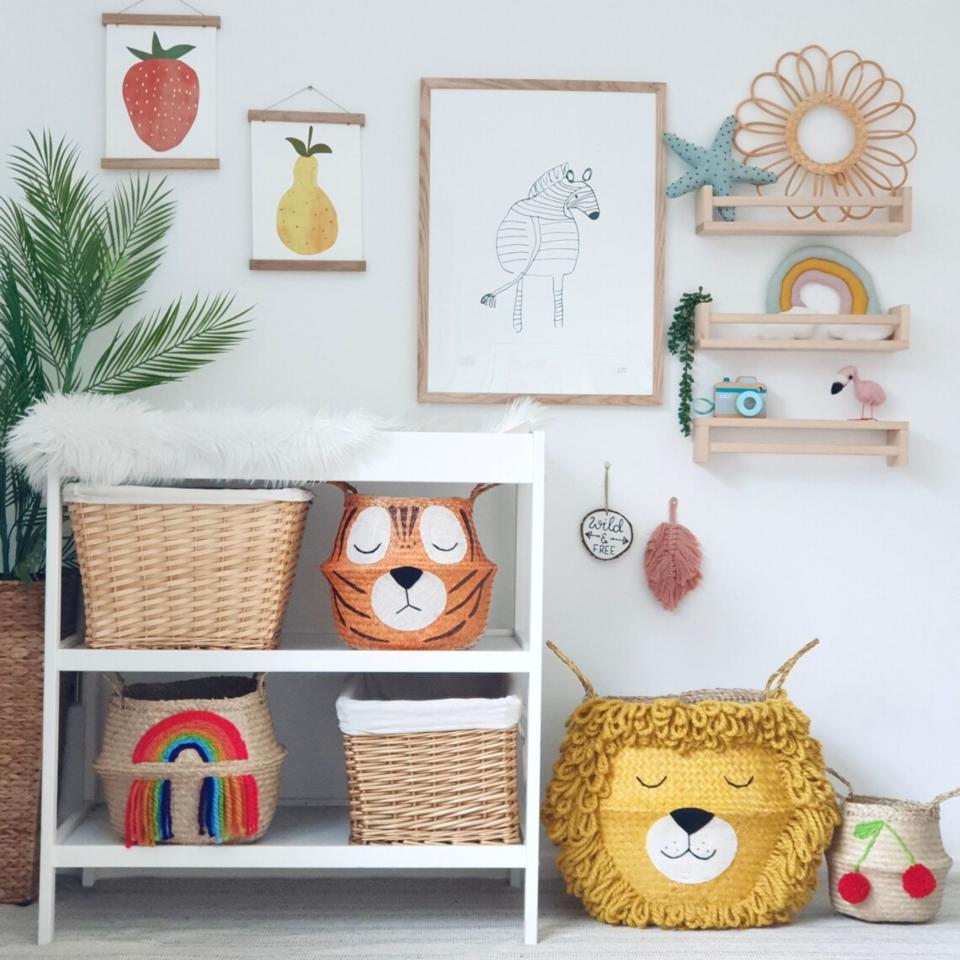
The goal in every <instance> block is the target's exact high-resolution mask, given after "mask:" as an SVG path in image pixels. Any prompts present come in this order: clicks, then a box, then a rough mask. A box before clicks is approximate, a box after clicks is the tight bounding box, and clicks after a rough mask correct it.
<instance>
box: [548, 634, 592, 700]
mask: <svg viewBox="0 0 960 960" xmlns="http://www.w3.org/2000/svg"><path fill="white" fill-rule="evenodd" d="M547 649H548V650H551V651H552V652H553V654H554V655H555V656H556V657H557V659H558V660H559V661H560V662H561V663H562V664H563V665H564V666H565V667H566V668H567V669H568V670H570V672H571V673H572V674H573V675H574V676H575V677H576V678H577V679H578V680H579V681H580V683H581V685H582V686H583V693H584V696H583V699H584V700H592V699H593V698H594V697H595V696H596V695H597V691H596V690H594V689H593V684H592V683H591V682H590V681H589V680H588V679H587V678H586V677H585V676H584V674H583V671H582V670H581V669H580V668H579V667H578V666H577V665H576V664H575V663H574V662H573V661H572V660H571V659H570V658H569V657H568V656H567V655H566V654H565V653H564V652H563V651H562V650H561V649H560V648H559V647H558V646H557V645H556V644H555V643H554V642H553V641H552V640H548V641H547Z"/></svg>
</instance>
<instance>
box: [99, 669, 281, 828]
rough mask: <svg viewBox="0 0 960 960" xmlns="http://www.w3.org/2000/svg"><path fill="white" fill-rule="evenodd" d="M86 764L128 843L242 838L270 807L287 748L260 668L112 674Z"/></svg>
mask: <svg viewBox="0 0 960 960" xmlns="http://www.w3.org/2000/svg"><path fill="white" fill-rule="evenodd" d="M111 678H112V680H113V683H114V696H113V698H112V699H111V701H110V707H109V710H108V712H107V719H106V724H105V727H104V734H103V746H102V748H101V752H100V756H99V757H98V758H97V761H96V763H95V764H94V768H95V769H96V771H97V773H98V774H100V776H101V777H102V778H103V783H104V790H105V793H106V798H107V807H108V810H109V814H110V822H111V824H112V825H113V828H114V830H116V832H117V833H118V834H119V835H120V836H121V837H123V838H124V842H125V843H126V845H127V846H128V847H129V846H134V845H138V846H153V845H154V844H157V843H177V844H209V843H246V842H250V841H252V840H256V839H258V838H259V837H261V836H263V834H264V833H265V832H266V830H267V828H268V827H269V826H270V822H271V820H272V819H273V815H274V813H275V811H276V807H277V794H278V788H279V781H280V767H281V765H282V764H283V761H284V758H285V757H286V750H285V749H284V748H283V747H282V746H281V745H280V744H278V743H277V741H276V738H275V737H274V733H273V723H272V721H271V719H270V710H269V708H268V706H267V699H266V693H265V689H264V679H263V674H260V675H258V676H257V677H253V678H251V677H203V678H200V679H196V680H177V681H174V682H173V683H136V684H132V685H130V686H126V685H125V684H124V683H123V680H122V679H121V678H120V677H118V676H117V675H115V674H112V675H111Z"/></svg>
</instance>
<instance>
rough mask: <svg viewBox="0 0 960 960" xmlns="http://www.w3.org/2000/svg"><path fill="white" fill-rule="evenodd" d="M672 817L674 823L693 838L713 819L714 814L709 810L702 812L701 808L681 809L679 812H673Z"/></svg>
mask: <svg viewBox="0 0 960 960" xmlns="http://www.w3.org/2000/svg"><path fill="white" fill-rule="evenodd" d="M670 816H671V817H673V821H674V823H676V825H677V826H678V827H680V829H681V830H684V831H685V832H686V833H688V834H689V835H690V836H691V837H692V836H693V835H694V834H695V833H696V832H697V831H698V830H702V829H703V828H704V827H705V826H706V825H707V824H708V823H709V822H710V821H711V820H712V819H713V814H712V813H710V811H709V810H701V809H700V808H699V807H680V808H678V809H677V810H671V811H670Z"/></svg>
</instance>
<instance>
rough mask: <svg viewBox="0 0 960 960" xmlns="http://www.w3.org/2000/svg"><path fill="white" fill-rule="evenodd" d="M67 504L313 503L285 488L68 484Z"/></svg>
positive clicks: (295, 489) (295, 490)
mask: <svg viewBox="0 0 960 960" xmlns="http://www.w3.org/2000/svg"><path fill="white" fill-rule="evenodd" d="M63 499H64V502H65V503H143V504H163V503H170V504H194V505H196V506H200V505H206V504H251V503H270V502H276V501H278V500H280V501H287V502H303V501H304V500H312V499H313V494H312V493H310V491H309V490H301V489H300V488H299V487H286V488H284V489H282V490H262V489H250V488H246V489H242V490H225V489H220V488H215V489H214V488H206V487H138V486H117V487H109V486H93V485H90V484H84V483H68V484H67V485H66V486H65V487H64V488H63Z"/></svg>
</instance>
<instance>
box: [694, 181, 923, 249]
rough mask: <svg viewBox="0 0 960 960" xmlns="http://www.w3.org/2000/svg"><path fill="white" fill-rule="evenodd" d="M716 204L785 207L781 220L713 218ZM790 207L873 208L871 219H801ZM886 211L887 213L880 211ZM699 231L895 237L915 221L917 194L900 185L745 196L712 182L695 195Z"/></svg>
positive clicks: (741, 234) (743, 233)
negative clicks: (865, 191)
mask: <svg viewBox="0 0 960 960" xmlns="http://www.w3.org/2000/svg"><path fill="white" fill-rule="evenodd" d="M717 207H736V208H737V215H738V216H739V215H740V211H741V210H744V211H745V210H747V209H750V208H756V209H765V210H774V209H782V210H783V211H784V213H785V219H783V220H776V221H773V220H767V221H760V220H742V219H741V220H714V218H713V213H714V210H715V209H716V208H717ZM787 207H796V208H798V209H807V208H810V207H819V208H825V207H859V208H861V209H862V208H863V207H873V208H874V212H873V213H872V214H871V216H870V218H869V219H867V220H838V221H828V222H824V221H823V220H818V219H817V218H816V217H815V216H810V217H808V218H807V219H805V220H797V219H796V218H795V217H793V216H791V215H790V214H789V212H787V210H786V208H787ZM884 210H885V211H886V217H883V216H882V215H881V214H882V212H883V211H884ZM695 213H696V229H697V233H705V234H718V235H719V234H726V235H729V236H741V237H748V236H753V237H757V236H760V237H765V236H820V237H829V236H848V237H850V236H852V237H895V236H899V235H900V234H903V233H909V232H910V228H911V226H912V225H913V193H912V191H911V188H910V187H901V188H900V189H899V190H897V191H896V192H894V193H893V194H889V195H886V196H875V197H869V198H867V197H864V198H862V199H860V198H851V197H821V196H813V195H812V194H802V195H797V196H793V197H768V196H760V195H756V194H755V195H753V196H743V197H715V196H714V195H713V187H709V186H706V187H701V188H700V189H699V190H698V191H697V195H696V205H695Z"/></svg>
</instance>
